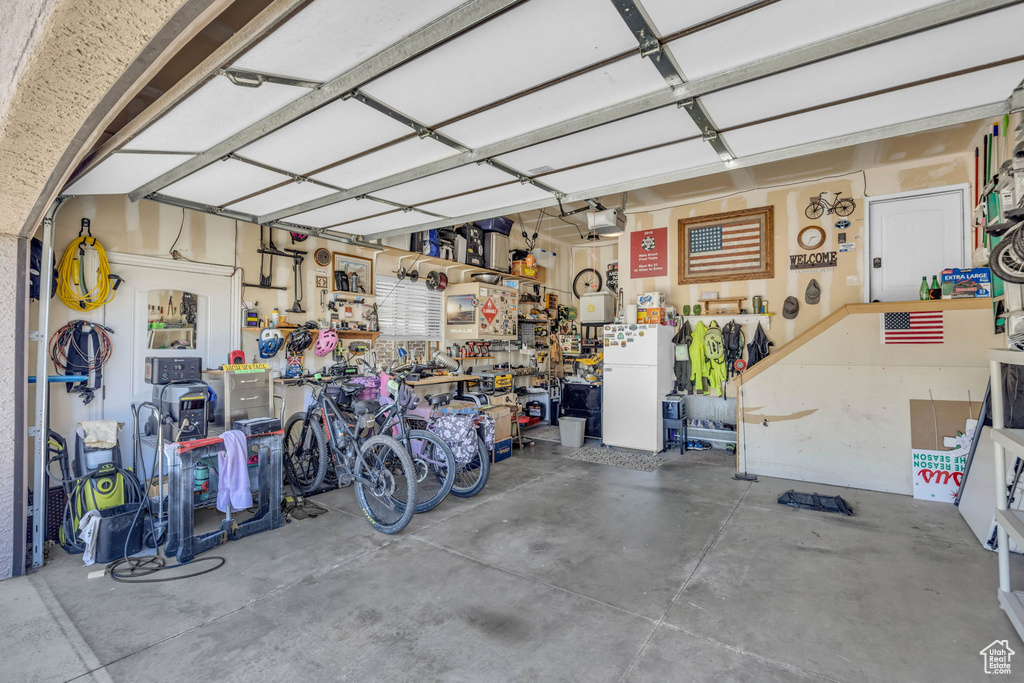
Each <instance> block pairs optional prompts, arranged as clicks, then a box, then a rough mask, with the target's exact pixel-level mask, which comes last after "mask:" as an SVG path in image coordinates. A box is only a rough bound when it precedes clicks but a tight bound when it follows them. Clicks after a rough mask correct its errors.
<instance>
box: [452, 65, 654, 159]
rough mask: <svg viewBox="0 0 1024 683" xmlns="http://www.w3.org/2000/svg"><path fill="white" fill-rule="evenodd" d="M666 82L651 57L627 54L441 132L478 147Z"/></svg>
mask: <svg viewBox="0 0 1024 683" xmlns="http://www.w3.org/2000/svg"><path fill="white" fill-rule="evenodd" d="M666 87H667V86H666V85H665V80H664V79H663V78H662V77H661V75H660V74H659V73H658V70H657V69H655V68H654V67H652V66H651V65H650V64H649V63H648V62H647V61H646V60H643V59H640V57H638V56H634V57H627V58H626V59H623V60H620V61H618V62H615V63H613V64H609V65H608V66H605V67H602V68H600V69H595V70H594V71H589V72H587V73H585V74H582V75H580V76H576V77H575V78H571V79H569V80H568V81H564V82H562V83H559V84H557V85H553V86H551V87H550V88H545V89H544V90H541V91H538V92H535V93H531V94H529V95H526V96H525V97H520V98H519V99H516V100H513V101H511V102H508V103H506V104H503V105H501V106H498V107H495V108H493V109H488V110H487V111H484V112H480V113H479V114H476V115H475V116H470V117H469V118H466V119H463V120H461V121H457V122H455V123H453V124H451V125H450V126H445V127H444V128H442V129H441V132H443V133H445V134H447V135H450V136H452V137H453V138H455V139H456V140H458V141H460V142H462V143H463V144H465V145H468V146H469V147H473V148H479V147H483V146H484V145H490V144H492V143H495V142H499V141H501V140H507V139H508V138H510V137H514V136H516V135H519V134H521V133H526V132H529V131H531V130H535V129H537V128H543V127H544V126H549V125H551V124H554V123H559V122H560V121H565V120H566V119H570V118H573V117H575V116H581V115H583V114H586V113H588V112H591V111H595V110H597V109H602V108H604V107H609V106H611V105H613V104H618V103H619V102H622V101H624V100H628V99H630V98H633V97H640V96H641V95H646V94H648V93H652V92H655V91H657V90H662V89H664V88H666Z"/></svg>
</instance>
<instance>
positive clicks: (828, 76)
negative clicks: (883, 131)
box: [701, 5, 1024, 128]
mask: <svg viewBox="0 0 1024 683" xmlns="http://www.w3.org/2000/svg"><path fill="white" fill-rule="evenodd" d="M1020 26H1024V5H1017V6H1015V7H1010V8H1008V9H1005V10H1002V11H999V12H994V13H989V14H985V15H983V16H980V17H975V18H973V19H967V20H965V21H959V22H957V23H955V24H949V25H947V26H941V27H939V28H936V29H932V30H931V31H925V32H923V33H917V34H914V35H912V36H909V37H907V38H902V39H900V40H893V41H890V42H888V43H883V44H881V45H878V46H876V47H872V48H870V49H866V50H858V51H857V52H852V53H850V54H846V55H840V56H839V57H833V58H832V59H827V60H825V61H823V62H818V63H816V64H811V65H808V66H805V67H802V68H799V69H793V70H792V71H787V72H785V73H781V74H778V75H776V76H770V77H768V78H762V79H760V80H757V81H753V82H751V83H746V84H744V85H740V86H736V87H735V88H729V89H728V90H722V91H720V92H717V93H712V94H710V95H705V96H704V97H702V98H701V99H702V101H703V102H704V106H705V107H706V108H707V110H708V114H710V116H711V118H712V119H713V120H714V121H715V123H716V124H717V125H718V126H719V127H720V128H728V127H730V126H735V125H738V124H740V123H745V122H747V121H756V120H759V119H762V118H767V117H770V116H776V115H779V114H785V113H787V112H791V111H797V110H799V109H803V108H805V107H812V106H816V105H821V104H825V103H827V102H834V101H836V100H839V99H843V98H846V97H851V96H855V95H860V94H863V93H866V92H872V91H875V90H882V89H885V88H889V87H893V86H898V85H902V84H905V83H910V82H913V81H917V80H922V79H925V78H930V77H934V76H941V75H943V74H947V73H951V72H953V71H958V70H960V69H965V68H970V67H973V66H980V65H982V64H987V63H990V62H994V61H998V60H1001V59H1006V58H1008V57H1015V56H1017V55H1019V54H1021V53H1022V52H1024V49H1022V48H1021V46H1020V44H1019V43H1018V41H1016V40H1015V39H1014V34H1015V33H1017V32H1018V27H1020ZM950 45H970V46H971V49H970V50H954V49H949V46H950ZM915 55H928V58H927V59H916V58H914V56H915ZM809 84H814V86H813V87H808V86H809ZM782 95H784V96H782Z"/></svg>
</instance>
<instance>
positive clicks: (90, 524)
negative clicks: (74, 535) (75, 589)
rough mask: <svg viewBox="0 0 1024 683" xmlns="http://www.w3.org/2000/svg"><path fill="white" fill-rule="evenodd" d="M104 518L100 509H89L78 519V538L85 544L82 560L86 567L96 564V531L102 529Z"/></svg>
mask: <svg viewBox="0 0 1024 683" xmlns="http://www.w3.org/2000/svg"><path fill="white" fill-rule="evenodd" d="M102 519H103V518H102V517H100V513H99V510H89V511H88V512H86V513H85V514H84V515H82V519H80V520H79V521H78V538H80V539H81V540H82V543H84V544H85V551H84V552H83V553H82V561H83V562H85V566H86V567H89V566H92V565H94V564H96V532H98V531H99V530H100V522H101V521H102Z"/></svg>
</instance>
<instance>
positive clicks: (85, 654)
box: [0, 442, 1024, 682]
mask: <svg viewBox="0 0 1024 683" xmlns="http://www.w3.org/2000/svg"><path fill="white" fill-rule="evenodd" d="M560 451H561V447H560V446H558V445H557V444H550V443H544V442H538V444H537V447H536V448H534V449H528V450H526V451H523V452H519V451H517V452H516V455H514V456H513V457H512V458H511V459H509V460H506V461H504V462H502V463H499V464H497V465H496V466H495V467H494V468H493V470H492V474H491V481H490V483H489V484H488V486H487V488H486V489H485V490H484V492H483V493H482V494H481V495H479V496H477V497H476V498H474V499H469V500H459V499H452V498H449V499H448V500H446V501H445V503H443V504H442V505H441V506H440V507H439V508H437V509H436V510H434V511H433V512H430V513H427V514H424V515H420V516H417V518H416V519H415V520H414V521H413V523H412V524H411V525H410V526H409V528H408V529H406V531H405V532H403V533H402V534H400V535H398V536H397V537H387V536H383V535H381V534H378V533H376V532H374V531H373V530H371V529H370V527H369V526H368V525H367V524H366V522H365V521H364V520H363V519H361V518H360V516H359V512H358V509H357V507H356V503H355V500H354V498H355V497H354V494H353V493H352V491H351V490H347V489H346V490H340V491H334V492H331V493H329V494H325V495H323V496H320V497H318V501H319V502H320V503H322V504H324V505H327V506H330V508H331V512H330V513H329V514H327V515H324V516H322V517H319V518H317V519H307V520H302V521H298V522H293V523H291V524H289V525H286V526H285V527H284V528H283V529H280V530H277V531H273V532H269V533H264V534H261V535H258V536H255V537H252V538H248V539H244V540H242V541H239V542H235V543H229V544H228V545H226V546H224V547H222V548H219V549H217V550H215V551H212V554H216V555H222V556H224V557H225V558H227V561H228V564H227V565H226V566H225V567H223V568H222V569H220V570H218V571H216V572H214V573H212V574H209V575H207V576H203V577H200V578H196V579H191V580H188V581H178V582H172V583H161V584H149V585H136V586H128V585H124V584H119V583H115V582H113V581H111V580H110V579H108V578H102V579H93V580H89V579H87V578H86V573H87V570H85V569H84V568H83V567H82V566H81V564H80V560H79V559H78V558H75V557H70V556H67V555H65V554H64V553H63V551H60V550H55V551H54V553H53V555H54V557H53V560H52V562H51V563H50V564H49V565H48V566H47V567H46V568H44V569H43V570H42V571H40V572H38V573H36V574H34V575H32V576H30V577H27V578H20V579H14V580H11V581H6V582H3V583H0V609H2V611H3V612H2V613H3V620H4V629H3V635H2V636H0V662H3V664H2V665H0V670H3V671H4V673H3V675H2V678H3V680H9V681H35V680H39V681H55V680H57V681H59V680H81V681H84V680H90V679H92V680H100V681H103V680H113V681H138V680H146V681H186V680H194V679H196V678H198V677H199V676H202V677H203V678H205V679H210V680H219V681H269V680H309V681H345V680H458V681H498V680H530V681H534V680H544V681H556V680H579V681H618V680H627V681H691V680H699V681H704V680H707V681H711V680H714V681H723V680H730V681H731V680H738V681H759V682H760V681H794V680H800V681H803V680H808V681H813V680H836V681H863V680H884V681H893V680H900V681H951V680H957V681H970V680H979V681H980V680H985V679H986V678H987V677H986V676H985V674H984V673H983V671H982V659H981V657H980V655H979V654H978V653H979V651H980V650H981V649H982V648H983V647H985V646H986V645H988V644H989V643H990V642H992V641H993V640H996V639H1004V638H1005V639H1009V640H1010V645H1011V648H1013V649H1017V650H1018V651H1019V652H1024V650H1021V643H1020V641H1019V640H1018V639H1017V636H1016V635H1015V634H1014V632H1013V628H1012V627H1011V625H1010V623H1009V621H1008V620H1007V619H1006V617H1005V616H1004V615H1003V613H1002V611H1001V610H1000V609H999V607H998V605H997V602H996V592H995V591H996V556H995V554H994V553H991V552H987V551H985V550H983V549H982V548H981V547H980V546H979V545H978V543H977V542H976V541H975V539H974V537H973V535H972V534H971V532H970V531H969V530H968V528H967V526H966V524H965V523H964V522H963V521H962V519H961V518H960V516H959V514H958V513H957V512H956V510H955V509H954V508H953V506H951V505H942V504H935V503H922V502H916V501H914V500H913V499H911V498H908V497H905V496H895V495H887V494H881V493H873V492H866V491H858V490H852V489H834V488H832V487H826V486H816V485H810V484H802V483H797V482H789V481H783V480H777V479H764V478H762V479H761V480H760V481H758V482H756V483H746V482H739V481H735V480H733V479H732V469H731V468H729V467H723V466H720V465H710V464H701V463H696V462H693V461H691V460H688V459H687V458H686V457H684V458H682V459H679V460H676V461H674V462H672V463H670V464H668V465H665V466H663V467H662V468H660V469H659V470H658V471H656V472H653V473H650V474H647V473H641V472H634V471H630V470H623V469H619V468H614V467H609V466H605V465H595V464H590V463H584V462H577V461H573V460H569V459H565V458H561V457H559V452H560ZM794 487H795V488H797V490H805V491H814V490H816V491H819V492H822V493H825V492H830V493H831V492H838V493H841V494H842V495H843V496H844V497H845V498H846V499H847V500H848V501H850V503H851V504H852V505H853V506H854V508H855V510H856V513H857V514H856V516H854V517H852V518H844V517H841V516H838V515H832V514H827V513H817V512H810V511H803V510H793V509H790V508H787V507H784V506H780V505H778V504H777V503H776V498H777V497H778V495H779V494H780V493H781V492H783V491H785V490H788V489H790V488H794ZM1014 563H1015V570H1017V573H1018V574H1021V575H1024V571H1021V570H1022V564H1024V561H1022V559H1021V558H1020V557H1015V558H1014ZM1021 657H1022V659H1021V661H1020V663H1019V664H1017V662H1014V666H1015V668H1017V667H1019V668H1020V670H1021V671H1024V655H1021Z"/></svg>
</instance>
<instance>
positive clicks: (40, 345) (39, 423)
mask: <svg viewBox="0 0 1024 683" xmlns="http://www.w3.org/2000/svg"><path fill="white" fill-rule="evenodd" d="M63 202H64V197H58V198H57V199H56V200H54V202H53V204H51V205H50V210H49V211H47V212H46V216H45V217H44V218H43V227H42V232H43V234H42V235H41V237H40V239H41V241H42V243H43V262H42V263H41V264H40V271H39V272H40V276H39V320H38V324H37V326H36V334H37V335H38V339H37V341H36V423H35V443H34V444H33V452H34V453H35V468H34V469H35V471H34V472H33V473H32V567H33V568H36V567H42V566H43V544H44V543H45V542H46V499H47V497H48V496H47V493H48V492H47V490H46V489H47V486H48V485H47V482H46V460H47V456H48V455H49V453H48V452H47V445H48V442H49V440H50V432H49V429H50V383H49V382H47V381H46V377H47V374H48V373H47V367H46V364H47V363H48V362H49V360H50V354H49V350H48V349H47V345H48V343H49V340H50V296H51V295H52V294H53V278H51V277H50V272H51V271H52V270H53V260H54V254H53V226H54V220H55V219H56V217H57V211H58V210H59V209H60V206H61V204H62V203H63ZM15 559H17V558H15Z"/></svg>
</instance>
